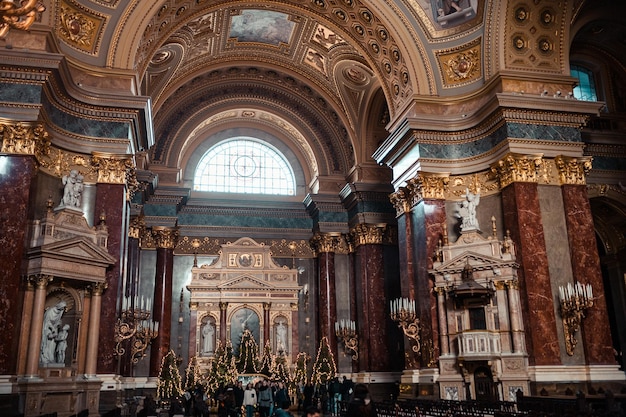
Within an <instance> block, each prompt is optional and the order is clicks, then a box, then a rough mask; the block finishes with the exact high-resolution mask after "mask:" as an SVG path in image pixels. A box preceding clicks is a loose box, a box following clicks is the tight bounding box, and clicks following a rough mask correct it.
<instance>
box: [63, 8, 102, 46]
mask: <svg viewBox="0 0 626 417" xmlns="http://www.w3.org/2000/svg"><path fill="white" fill-rule="evenodd" d="M105 20H106V16H104V15H102V14H100V13H97V12H95V11H93V10H89V9H86V8H84V7H81V8H80V9H79V8H78V7H77V6H74V5H72V4H70V3H68V2H62V3H61V4H60V6H59V25H58V34H59V37H60V38H61V39H63V40H64V41H65V42H66V43H67V44H68V45H70V46H72V47H74V48H76V49H78V50H80V51H83V52H87V53H90V54H96V53H97V50H96V47H97V44H98V37H99V35H100V32H101V29H102V27H103V26H104V22H105Z"/></svg>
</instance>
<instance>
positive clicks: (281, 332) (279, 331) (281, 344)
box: [276, 321, 287, 352]
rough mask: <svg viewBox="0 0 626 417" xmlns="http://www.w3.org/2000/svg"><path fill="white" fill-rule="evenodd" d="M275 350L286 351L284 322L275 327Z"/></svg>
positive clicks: (285, 327)
mask: <svg viewBox="0 0 626 417" xmlns="http://www.w3.org/2000/svg"><path fill="white" fill-rule="evenodd" d="M276 350H277V351H279V352H280V351H286V350H287V326H286V325H285V322H284V321H281V322H279V323H278V326H276Z"/></svg>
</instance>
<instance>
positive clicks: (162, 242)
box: [152, 226, 178, 249]
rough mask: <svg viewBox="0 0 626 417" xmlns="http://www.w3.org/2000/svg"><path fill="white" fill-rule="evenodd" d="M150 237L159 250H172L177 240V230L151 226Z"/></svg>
mask: <svg viewBox="0 0 626 417" xmlns="http://www.w3.org/2000/svg"><path fill="white" fill-rule="evenodd" d="M152 235H153V236H154V240H155V242H156V247H157V248H159V249H174V247H176V240H177V239H178V230H176V229H172V228H171V227H165V226H153V227H152Z"/></svg>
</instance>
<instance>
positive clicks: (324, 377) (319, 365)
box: [311, 336, 337, 385]
mask: <svg viewBox="0 0 626 417" xmlns="http://www.w3.org/2000/svg"><path fill="white" fill-rule="evenodd" d="M336 374H337V365H335V358H334V357H333V352H332V351H331V350H330V346H329V345H328V339H327V338H326V336H324V337H322V340H321V341H320V347H319V349H318V350H317V357H316V358H315V362H314V363H313V374H312V375H311V382H312V383H313V385H317V384H325V383H327V382H328V381H330V380H331V379H333V378H334V377H335V375H336Z"/></svg>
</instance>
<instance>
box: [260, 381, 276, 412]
mask: <svg viewBox="0 0 626 417" xmlns="http://www.w3.org/2000/svg"><path fill="white" fill-rule="evenodd" d="M273 402H274V397H273V396H272V389H271V388H270V386H269V384H268V383H267V381H263V383H262V384H261V387H260V388H259V414H260V415H261V417H269V416H270V412H271V408H272V403H273Z"/></svg>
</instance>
